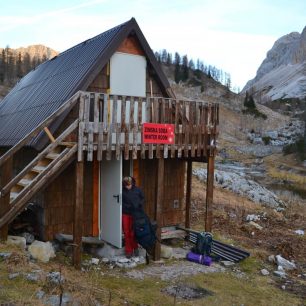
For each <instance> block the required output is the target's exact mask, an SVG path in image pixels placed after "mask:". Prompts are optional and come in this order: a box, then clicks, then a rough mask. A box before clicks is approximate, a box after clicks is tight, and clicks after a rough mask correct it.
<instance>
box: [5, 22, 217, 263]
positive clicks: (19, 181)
mask: <svg viewBox="0 0 306 306" xmlns="http://www.w3.org/2000/svg"><path fill="white" fill-rule="evenodd" d="M218 113H219V112H218V105H217V104H211V103H205V102H204V101H185V100H177V99H176V98H175V96H174V94H173V92H172V91H171V88H170V85H169V83H168V80H167V78H166V77H165V75H164V73H163V72H162V70H161V67H160V66H159V64H158V62H157V61H156V58H155V56H154V54H153V52H152V50H151V48H150V46H149V45H148V43H147V41H146V39H145V37H144V35H143V34H142V32H141V30H140V28H139V26H138V24H137V22H136V20H135V19H134V18H132V19H131V20H129V21H127V22H125V23H123V24H121V25H119V26H116V27H114V28H112V29H110V30H108V31H106V32H104V33H102V34H100V35H98V36H96V37H93V38H91V39H88V40H86V41H84V42H82V43H80V44H78V45H76V46H74V47H72V48H70V49H68V50H66V51H64V52H62V53H61V54H59V55H58V56H56V57H54V58H52V59H50V60H48V61H46V62H44V63H43V64H41V65H40V66H38V67H37V68H35V69H34V70H33V71H31V72H30V73H28V74H27V75H26V76H25V77H24V78H22V79H21V80H20V81H19V82H18V83H17V85H16V86H15V87H14V88H13V89H12V91H11V92H10V93H9V94H8V95H7V96H6V97H5V98H4V100H3V101H2V102H1V103H0V150H1V151H0V153H1V154H2V156H1V158H0V167H1V172H0V186H1V194H0V195H1V198H0V199H1V203H0V204H1V205H0V229H1V237H2V239H5V238H6V236H7V232H8V225H9V224H10V223H12V222H14V220H16V218H17V217H18V216H20V215H22V214H23V213H24V210H25V209H26V208H28V210H29V209H30V208H31V207H32V206H35V207H36V208H38V209H37V210H36V211H39V213H36V216H35V218H34V219H35V221H34V223H35V224H34V225H33V226H35V227H36V228H37V232H38V233H39V236H40V239H43V240H51V239H53V238H54V236H55V234H57V233H65V234H73V236H74V245H75V260H76V262H77V263H79V256H80V252H79V251H80V244H81V237H82V236H93V237H99V238H100V239H102V240H104V241H106V242H109V243H111V244H112V245H114V246H116V247H121V246H122V233H121V191H122V187H121V186H122V185H121V181H122V176H123V175H132V176H134V177H135V178H136V181H137V183H138V185H139V186H140V187H141V188H142V189H143V191H144V193H145V197H146V211H147V213H148V214H149V216H150V217H151V219H154V220H156V221H157V223H158V225H159V229H162V228H163V227H167V226H171V225H178V224H180V225H186V226H187V227H188V226H189V222H190V221H189V218H190V193H191V176H192V162H193V161H200V162H205V163H207V164H208V180H207V187H208V188H207V197H206V206H207V209H206V224H205V227H206V229H207V230H211V205H212V196H213V191H212V190H213V172H214V156H215V151H216V150H215V144H216V135H217V125H218V120H219V118H218ZM203 222H204V220H203ZM158 235H159V236H161V231H160V230H159V232H158ZM159 252H160V247H159V245H158V246H157V247H156V249H155V257H156V258H159Z"/></svg>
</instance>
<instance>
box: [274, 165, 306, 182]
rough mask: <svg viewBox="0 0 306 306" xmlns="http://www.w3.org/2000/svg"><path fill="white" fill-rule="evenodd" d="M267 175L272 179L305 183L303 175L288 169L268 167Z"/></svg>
mask: <svg viewBox="0 0 306 306" xmlns="http://www.w3.org/2000/svg"><path fill="white" fill-rule="evenodd" d="M268 175H270V176H271V177H272V178H274V179H278V180H286V181H290V182H293V183H295V184H299V185H304V184H306V177H305V176H304V175H300V174H298V173H291V172H289V171H283V170H278V169H276V168H273V167H270V168H269V169H268Z"/></svg>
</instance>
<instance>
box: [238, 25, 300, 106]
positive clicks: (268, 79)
mask: <svg viewBox="0 0 306 306" xmlns="http://www.w3.org/2000/svg"><path fill="white" fill-rule="evenodd" d="M305 64H306V27H305V28H304V29H303V31H302V33H301V34H300V33H298V32H292V33H289V34H287V35H284V36H282V37H281V38H279V39H278V40H277V41H276V42H275V43H274V45H273V47H272V48H271V49H270V50H269V51H268V53H267V56H266V58H265V60H264V61H263V62H262V64H261V65H260V67H259V68H258V70H257V74H256V77H255V78H254V79H252V80H250V81H248V82H247V84H246V85H245V87H244V88H243V91H250V90H251V91H252V93H253V94H254V95H255V96H256V95H257V96H260V98H261V99H263V101H258V102H263V103H265V102H266V101H267V100H275V99H281V98H293V97H298V98H303V97H305V96H306V87H305V85H306V71H305Z"/></svg>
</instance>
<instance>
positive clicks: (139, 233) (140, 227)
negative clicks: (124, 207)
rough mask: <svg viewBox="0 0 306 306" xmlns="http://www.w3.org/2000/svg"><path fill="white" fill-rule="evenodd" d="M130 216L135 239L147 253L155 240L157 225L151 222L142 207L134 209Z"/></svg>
mask: <svg viewBox="0 0 306 306" xmlns="http://www.w3.org/2000/svg"><path fill="white" fill-rule="evenodd" d="M132 216H133V226H134V233H135V238H136V241H137V242H138V243H139V244H140V245H141V246H142V247H143V248H144V249H145V250H146V251H147V252H148V253H149V252H150V251H151V249H152V248H153V247H154V245H155V242H156V240H157V239H156V230H157V226H156V224H155V225H154V224H152V223H151V221H150V219H149V217H148V216H147V215H146V213H145V212H144V211H143V210H142V209H141V210H140V209H137V210H135V211H134V212H133V215H132Z"/></svg>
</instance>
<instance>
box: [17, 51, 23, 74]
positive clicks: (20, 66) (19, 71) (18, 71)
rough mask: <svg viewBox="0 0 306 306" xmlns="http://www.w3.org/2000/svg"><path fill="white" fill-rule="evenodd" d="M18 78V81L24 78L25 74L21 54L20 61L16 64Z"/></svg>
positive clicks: (19, 55) (19, 54)
mask: <svg viewBox="0 0 306 306" xmlns="http://www.w3.org/2000/svg"><path fill="white" fill-rule="evenodd" d="M16 74H17V75H16V76H17V79H21V78H22V77H23V73H22V59H21V53H20V52H19V53H18V59H17V62H16Z"/></svg>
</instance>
